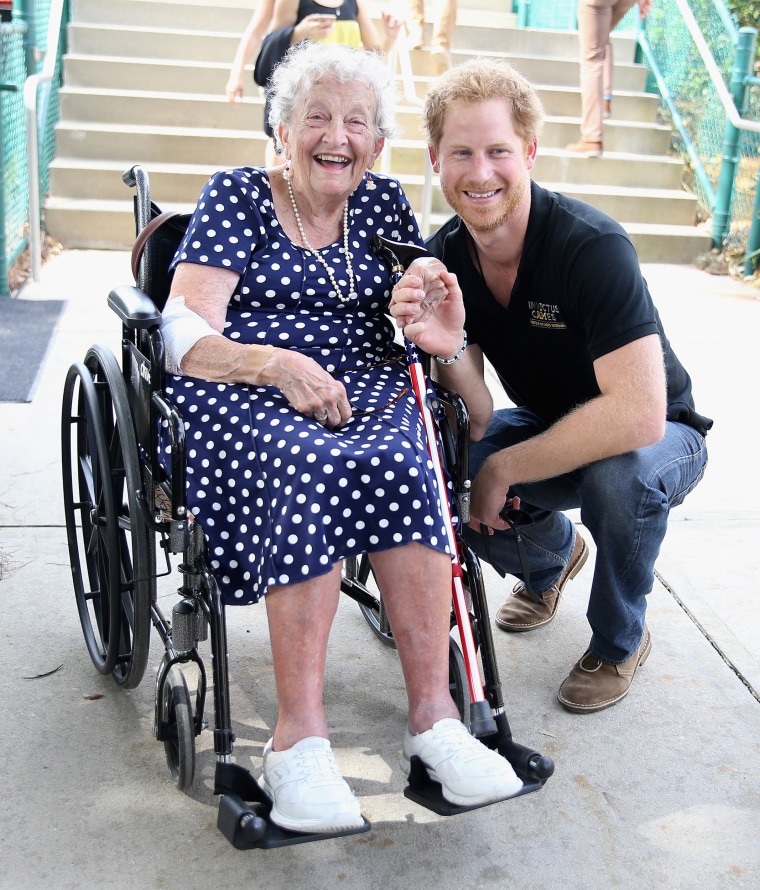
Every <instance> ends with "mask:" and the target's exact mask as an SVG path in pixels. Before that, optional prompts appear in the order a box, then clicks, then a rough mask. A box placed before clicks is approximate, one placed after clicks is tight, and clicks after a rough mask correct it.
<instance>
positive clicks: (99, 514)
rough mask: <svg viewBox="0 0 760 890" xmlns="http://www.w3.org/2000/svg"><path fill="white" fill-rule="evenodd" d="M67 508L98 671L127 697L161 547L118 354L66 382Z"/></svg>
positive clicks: (140, 660)
mask: <svg viewBox="0 0 760 890" xmlns="http://www.w3.org/2000/svg"><path fill="white" fill-rule="evenodd" d="M61 450H62V463H63V495H64V497H63V500H64V513H65V518H66V531H67V537H68V544H69V558H70V562H71V571H72V576H73V581H74V593H75V597H76V602H77V608H78V611H79V617H80V621H81V623H82V630H83V631H84V637H85V643H86V645H87V649H88V651H89V653H90V657H91V659H92V661H93V664H94V665H95V667H96V668H97V670H98V671H100V672H101V673H103V674H112V676H113V678H114V679H115V680H116V682H117V683H119V684H120V685H122V686H125V687H126V688H134V687H135V686H137V685H138V684H139V682H140V681H141V679H142V677H143V675H144V673H145V668H146V665H147V661H148V648H149V642H150V612H151V602H152V596H153V590H154V585H155V581H154V580H153V574H154V555H155V554H154V547H155V539H154V535H153V532H152V531H151V530H150V529H149V527H148V525H147V523H146V522H145V519H144V517H143V515H142V512H141V510H140V505H139V502H138V497H139V492H140V491H141V488H142V484H141V478H140V463H139V460H138V452H137V445H136V441H135V434H134V428H133V426H132V420H131V413H130V409H129V400H128V395H127V391H126V385H125V383H124V378H123V376H122V373H121V369H120V367H119V365H118V363H117V361H116V359H115V358H114V356H113V354H112V353H111V352H110V351H108V350H107V349H104V348H103V347H99V346H93V347H92V348H91V349H90V350H89V351H88V353H87V355H86V357H85V361H84V363H83V364H81V363H78V364H76V365H72V367H71V368H70V369H69V373H68V375H67V377H66V383H65V386H64V396H63V417H62V425H61Z"/></svg>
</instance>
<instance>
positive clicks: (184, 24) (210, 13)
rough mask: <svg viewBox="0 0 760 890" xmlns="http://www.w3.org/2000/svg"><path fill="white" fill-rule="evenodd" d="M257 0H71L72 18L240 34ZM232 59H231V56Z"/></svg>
mask: <svg viewBox="0 0 760 890" xmlns="http://www.w3.org/2000/svg"><path fill="white" fill-rule="evenodd" d="M254 7H255V4H254V3H248V4H246V5H237V4H225V3H221V4H217V3H209V2H206V3H197V4H196V3H193V2H183V3H172V2H166V0H163V2H162V0H108V2H107V3H105V2H103V0H72V2H71V21H72V22H84V23H87V24H103V25H116V26H119V27H121V28H123V29H125V30H126V29H130V30H131V29H132V28H177V27H179V28H182V29H187V30H192V31H199V32H201V33H204V34H209V33H215V32H217V31H219V30H227V31H230V32H231V33H236V34H238V35H241V34H242V33H243V31H245V28H246V26H247V24H248V22H249V21H250V19H251V14H252V11H253V9H254ZM230 61H231V60H230Z"/></svg>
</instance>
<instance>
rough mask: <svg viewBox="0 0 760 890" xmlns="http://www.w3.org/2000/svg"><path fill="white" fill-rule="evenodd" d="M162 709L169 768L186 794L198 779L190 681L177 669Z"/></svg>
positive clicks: (170, 678)
mask: <svg viewBox="0 0 760 890" xmlns="http://www.w3.org/2000/svg"><path fill="white" fill-rule="evenodd" d="M160 706H161V712H160V713H161V720H162V721H163V722H165V723H166V725H167V731H168V735H167V737H166V738H165V739H164V752H165V754H166V765H167V766H168V767H169V774H170V775H171V777H172V781H173V782H174V784H175V785H176V786H177V788H179V789H180V790H181V791H186V790H187V789H188V788H190V787H191V785H192V784H193V779H194V778H195V722H194V720H193V706H192V704H191V702H190V691H189V690H188V688H187V681H186V680H185V676H184V674H183V673H182V671H180V670H179V669H178V668H176V667H172V668H170V669H169V673H168V674H167V675H166V680H165V681H164V685H163V687H162V689H161V704H160Z"/></svg>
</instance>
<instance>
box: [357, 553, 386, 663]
mask: <svg viewBox="0 0 760 890" xmlns="http://www.w3.org/2000/svg"><path fill="white" fill-rule="evenodd" d="M346 563H347V564H348V569H347V570H348V571H351V560H346ZM370 575H372V578H373V579H374V573H373V571H372V566H371V564H370V561H369V557H368V556H367V554H366V553H364V554H362V556H360V557H358V559H356V569H355V578H356V580H357V581H358V582H359V583H360V584H361V585H362V586H363V587H364V588H367V583H368V582H369V577H370ZM375 586H377V585H375ZM358 606H359V609H360V611H361V613H362V615H363V616H364V620H365V621H366V622H367V624H368V625H369V626H370V629H371V630H372V633H373V634H374V635H375V636H376V637H377V638H378V640H380V642H381V643H382V644H383V645H384V646H390V647H391V648H392V649H395V648H396V641H395V640H394V639H393V631H392V630H391V626H390V622H389V621H388V615H387V613H386V611H385V607H384V606H383V599H382V597H381V596H380V593H379V592H378V594H377V606H376V607H370V606H365V605H364V604H363V603H359V604H358Z"/></svg>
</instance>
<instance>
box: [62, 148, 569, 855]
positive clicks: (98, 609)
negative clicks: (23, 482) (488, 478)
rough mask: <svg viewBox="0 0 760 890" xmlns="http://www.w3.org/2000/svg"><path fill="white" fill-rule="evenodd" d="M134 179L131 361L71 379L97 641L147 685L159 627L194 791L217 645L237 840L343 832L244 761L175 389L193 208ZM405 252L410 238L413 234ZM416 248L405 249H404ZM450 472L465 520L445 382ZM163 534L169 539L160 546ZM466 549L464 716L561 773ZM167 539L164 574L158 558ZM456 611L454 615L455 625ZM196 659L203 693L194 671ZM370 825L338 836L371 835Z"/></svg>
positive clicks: (99, 349)
mask: <svg viewBox="0 0 760 890" xmlns="http://www.w3.org/2000/svg"><path fill="white" fill-rule="evenodd" d="M123 178H124V181H125V183H126V184H127V185H128V186H130V187H132V188H135V190H136V194H135V217H136V224H137V236H138V237H137V242H136V250H135V252H134V253H133V270H134V271H135V275H136V282H137V286H129V285H126V286H120V287H116V288H115V289H114V290H112V291H111V293H110V294H109V296H108V304H109V306H110V308H111V309H112V310H113V311H114V312H115V313H116V315H117V316H118V318H119V319H120V321H121V325H122V350H121V361H120V362H119V361H118V360H117V359H116V357H115V356H114V355H113V353H112V352H111V350H110V349H108V348H106V347H103V346H101V345H93V346H91V347H90V349H89V350H88V351H87V353H86V355H85V357H84V360H83V361H81V362H76V363H74V364H72V365H71V367H70V368H69V371H68V373H67V376H66V380H65V384H64V391H63V408H62V421H61V449H62V464H63V500H64V512H65V518H66V530H67V537H68V546H69V556H70V562H71V572H72V579H73V586H74V594H75V599H76V604H77V608H78V611H79V616H80V620H81V624H82V629H83V633H84V638H85V644H86V646H87V649H88V652H89V654H90V657H91V659H92V662H93V664H94V665H95V667H96V669H97V670H98V671H99V672H100V673H102V674H110V675H111V676H112V677H113V679H114V680H115V682H116V683H117V684H118V685H120V686H122V687H124V688H125V689H132V688H135V687H137V686H138V685H139V684H140V682H141V681H142V679H143V677H144V675H145V671H146V667H147V663H148V654H149V645H150V635H151V625H152V627H153V628H155V630H156V631H157V633H158V636H159V638H160V640H161V643H162V644H163V647H164V655H163V658H162V660H161V663H160V666H159V668H158V670H157V674H156V680H155V683H156V692H155V717H154V726H153V732H154V735H155V737H156V739H157V740H158V741H159V742H162V743H163V745H164V749H165V755H166V760H167V765H168V767H169V772H170V774H171V776H172V778H173V780H174V782H175V784H176V785H177V786H178V787H179V788H180V789H187V788H189V787H190V786H191V785H192V783H193V779H194V774H195V758H196V754H195V738H196V736H198V735H199V734H200V733H201V732H202V731H203V729H204V728H206V726H207V720H206V694H207V688H208V679H207V674H206V669H205V666H204V662H203V659H202V657H201V655H200V654H199V652H198V646H199V643H201V642H204V641H206V640H208V641H209V647H210V651H211V660H212V679H211V688H212V692H213V711H214V716H213V739H214V752H215V755H216V758H217V762H216V771H215V780H214V793H215V795H218V796H219V811H218V819H217V825H218V828H219V829H220V830H221V831H222V833H223V834H224V835H225V837H227V839H228V840H229V841H230V842H231V843H232V844H233V845H234V846H235V847H236V848H238V849H251V848H254V847H261V848H269V847H277V846H282V845H286V844H293V843H302V842H305V841H311V840H317V839H322V838H325V837H332V836H335V835H332V834H298V833H294V832H288V831H284V830H282V829H280V828H278V827H277V826H276V825H274V824H273V823H272V822H271V821H270V820H269V819H268V813H269V810H270V809H271V802H270V801H269V799H268V797H267V796H266V794H265V793H264V792H263V791H262V789H261V788H260V786H259V784H258V782H257V781H256V780H255V779H254V778H253V776H252V775H251V773H250V772H249V771H248V770H247V769H245V768H244V767H242V766H240V765H238V764H235V763H234V762H233V761H232V752H233V743H234V741H235V737H234V733H233V730H232V719H231V709H230V682H229V671H228V659H229V654H228V646H227V629H226V620H225V609H224V604H223V602H222V598H221V595H220V591H219V588H218V586H217V583H216V580H215V578H214V575H213V572H212V571H211V569H210V567H209V563H208V559H207V555H206V547H205V539H204V534H203V530H202V528H201V524H200V523H199V522H197V521H196V520H195V518H194V516H193V514H192V513H191V512H190V511H189V510H188V507H187V500H186V459H185V456H186V450H185V448H186V443H185V432H184V426H183V422H182V418H181V416H180V414H179V412H178V411H177V409H176V408H175V407H174V406H173V405H172V404H171V403H170V402H169V401H168V400H167V399H166V398H165V396H164V392H163V390H164V371H163V364H164V362H163V359H164V344H163V340H162V337H161V331H160V321H161V311H160V310H161V308H162V307H163V305H164V302H165V300H166V298H167V296H168V291H169V285H170V275H169V273H168V271H167V270H168V264H169V260H170V259H171V256H172V255H173V253H174V250H175V249H176V247H177V245H178V244H179V241H180V239H181V237H182V234H183V233H184V230H185V228H186V226H187V221H188V218H187V217H186V216H178V215H177V214H172V213H169V214H161V211H160V210H159V208H158V207H157V206H156V205H154V204H152V202H151V200H150V187H149V181H148V174H147V173H146V171H145V170H144V169H143V168H142V167H141V166H139V165H135V166H134V167H132V168H130V169H129V170H128V171H126V172H125V174H124V177H123ZM399 247H400V249H401V252H402V254H403V247H402V246H399ZM402 260H403V256H402ZM431 410H432V411H433V414H434V416H435V417H436V421H437V424H436V425H437V427H438V430H439V434H440V437H441V441H442V448H443V452H444V457H445V461H446V465H447V467H448V470H449V473H450V475H451V478H452V481H453V486H454V489H455V494H456V497H457V499H458V505H459V512H460V514H462V515H463V516H464V517H465V518H466V517H467V515H468V513H469V510H468V498H469V480H468V472H469V467H468V436H469V418H468V415H467V409H466V406H465V404H464V402H463V401H462V399H461V398H460V397H459V396H457V395H456V394H455V393H452V392H447V391H445V390H442V389H440V388H437V389H436V399H435V400H434V403H433V404H432V405H431ZM160 423H165V424H166V425H167V426H168V429H169V431H170V436H171V443H172V446H171V455H170V461H171V473H170V474H169V475H167V474H166V473H165V472H164V470H163V468H162V466H161V464H160V463H159V460H158V429H159V424H160ZM157 541H158V545H157ZM457 547H458V549H459V558H460V562H461V565H462V574H463V582H464V587H465V591H466V594H467V606H468V612H469V615H468V617H469V621H470V625H471V629H472V634H473V637H474V640H475V643H476V646H477V650H478V657H479V660H480V664H481V668H482V680H483V689H484V693H485V696H486V700H487V705H488V708H487V710H488V713H487V714H485V715H483V713H482V711H479V712H477V713H476V712H474V711H473V714H472V716H471V715H470V713H469V710H470V708H469V705H470V701H469V688H468V678H467V671H466V668H465V665H464V660H463V658H462V653H461V651H460V648H459V645H458V643H457V641H456V639H455V637H454V636H453V635H452V636H451V637H450V656H449V663H450V686H451V692H452V697H453V699H454V701H455V702H456V703H457V706H458V708H459V710H460V714H461V715H462V718H463V719H464V720H465V722H466V723H468V725H470V729H471V731H472V732H473V734H474V735H477V736H478V737H480V738H481V739H482V741H483V742H484V743H485V744H487V745H488V746H489V747H491V748H494V749H495V750H498V752H499V753H500V754H501V755H502V756H504V757H506V758H507V760H509V762H510V763H511V764H512V766H513V768H514V769H515V771H516V773H517V774H518V775H519V776H520V778H521V779H522V780H523V783H524V786H523V791H522V792H521V793H528V792H531V791H536V790H538V789H540V788H541V787H542V786H543V784H544V783H545V781H546V780H547V779H548V778H549V776H551V774H552V772H553V769H554V765H553V763H552V761H551V759H550V758H548V757H545V756H542V755H541V754H540V753H539V752H537V751H534V750H532V749H530V748H527V747H525V746H523V745H520V744H518V743H517V742H515V741H514V740H513V738H512V733H511V730H510V727H509V723H508V721H507V717H506V714H505V712H504V706H503V698H502V693H501V684H500V681H499V673H498V668H497V664H496V660H495V655H494V645H493V639H492V636H491V630H490V619H489V615H488V606H487V602H486V596H485V588H484V583H483V576H482V572H481V568H480V564H479V562H478V559H477V557H476V556H475V554H474V553H473V551H472V550H471V549H470V548H469V547H468V545H467V544H466V543H465V541H464V540H463V539H462V537H461V536H460V535H457ZM158 549H161V550H163V551H164V555H165V560H166V571H165V572H164V571H163V570H162V572H161V573H159V572H158V570H157V555H158ZM172 555H174V556H179V557H180V559H181V561H180V563H179V566H178V573H179V575H180V576H181V586H180V587H179V589H178V591H177V593H178V596H179V600H178V602H176V603H175V605H174V606H173V608H172V614H171V616H170V617H168V616H166V615H164V614H163V613H162V611H161V608H160V606H159V603H158V598H157V578H158V577H159V576H160V575H165V574H168V573H170V572H171V571H172V564H171V556H172ZM371 572H372V569H371V564H370V560H369V558H368V557H367V556H366V555H363V556H361V557H358V558H352V559H347V560H345V562H344V567H343V572H342V580H341V590H342V592H343V593H345V594H346V595H347V596H348V597H350V598H352V599H353V600H355V601H356V602H357V603H358V604H359V607H360V609H361V610H362V613H363V614H364V617H365V618H366V620H367V622H368V624H369V625H370V627H371V628H372V630H373V632H374V633H375V635H376V636H377V637H378V638H379V639H380V640H381V641H382V642H383V643H384V644H386V645H389V646H393V645H394V643H393V634H392V630H391V628H390V626H389V624H388V620H387V616H386V614H385V610H384V608H383V603H382V597H381V596H380V595H379V594H378V593H376V592H373V590H372V585H371V584H370V577H371ZM455 625H456V618H455V616H454V614H453V611H452V628H454V626H455ZM190 663H192V664H194V665H195V666H196V668H197V687H196V692H195V700H194V701H192V697H191V695H190V692H189V687H188V684H187V681H186V679H185V677H184V674H183V671H182V667H183V666H185V665H188V664H190ZM404 794H405V795H406V796H407V797H409V798H410V799H412V800H414V801H416V802H417V803H419V804H421V805H422V806H425V807H428V808H430V809H432V810H434V811H435V812H437V813H439V814H442V815H451V814H453V813H457V812H462V811H463V810H466V809H468V808H466V807H457V806H454V805H452V804H449V803H448V802H447V801H445V799H444V798H443V796H442V794H441V792H440V786H438V785H437V784H436V783H433V782H431V781H430V780H429V778H428V776H427V772H426V770H425V768H424V766H422V764H421V763H419V762H418V761H417V759H416V758H413V763H412V769H411V772H410V776H409V785H408V787H407V788H406V789H405V791H404ZM370 827H371V826H370V824H369V822H366V820H365V824H364V826H363V827H361V828H359V829H355V830H353V831H350V832H340V833H339V834H341V835H343V834H355V833H359V832H363V831H367V830H368V829H369V828H370Z"/></svg>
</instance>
